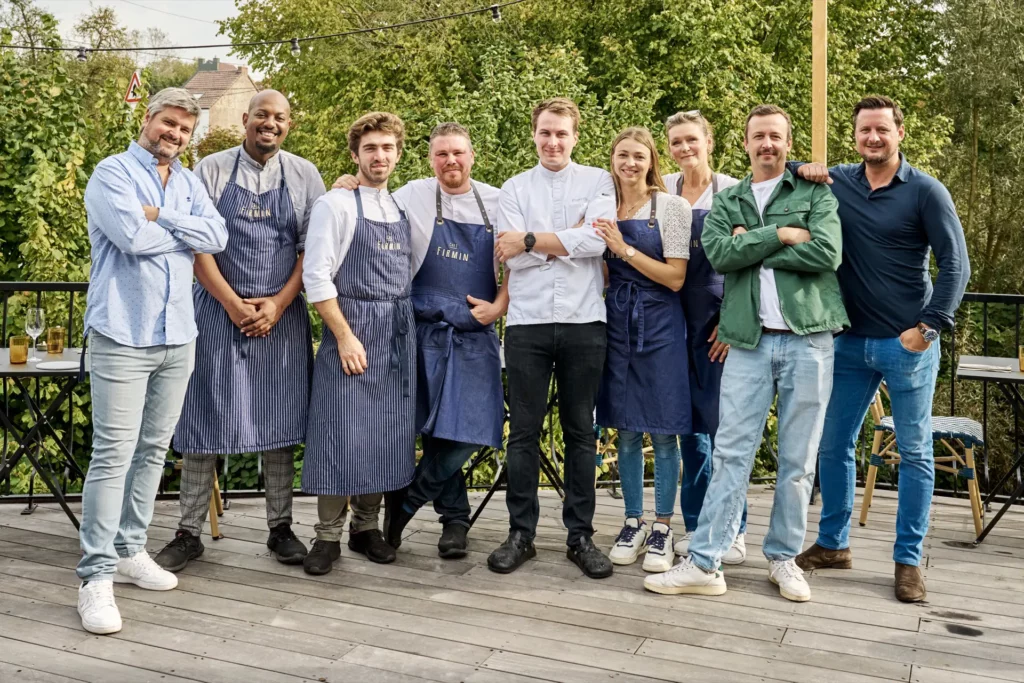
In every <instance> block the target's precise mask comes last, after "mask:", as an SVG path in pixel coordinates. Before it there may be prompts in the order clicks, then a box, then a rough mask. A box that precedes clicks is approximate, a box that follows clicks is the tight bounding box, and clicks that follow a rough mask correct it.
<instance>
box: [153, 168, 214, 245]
mask: <svg viewBox="0 0 1024 683" xmlns="http://www.w3.org/2000/svg"><path fill="white" fill-rule="evenodd" d="M185 181H186V182H188V183H189V184H190V188H191V190H192V196H193V197H194V199H193V201H192V210H191V213H184V212H183V211H175V210H173V209H165V208H161V209H160V214H159V215H158V216H157V218H156V222H157V223H158V224H159V225H160V226H162V227H164V228H166V229H167V230H169V231H170V232H171V234H172V235H174V236H175V237H177V238H178V239H180V240H181V241H182V242H184V243H185V244H187V245H188V246H189V247H190V248H191V249H192V250H193V251H197V252H199V253H200V254H218V253H220V252H222V251H224V248H225V247H226V246H227V244H228V228H227V225H226V224H225V223H224V219H223V218H222V217H221V215H220V214H219V213H217V207H215V206H214V205H213V202H212V201H210V195H209V194H208V193H207V192H206V187H204V186H203V183H202V182H200V180H199V178H197V177H195V176H194V175H190V177H188V178H187V179H185Z"/></svg>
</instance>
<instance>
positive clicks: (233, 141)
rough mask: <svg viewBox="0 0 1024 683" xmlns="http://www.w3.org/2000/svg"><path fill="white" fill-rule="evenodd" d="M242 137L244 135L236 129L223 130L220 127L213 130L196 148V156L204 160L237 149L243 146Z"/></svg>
mask: <svg viewBox="0 0 1024 683" xmlns="http://www.w3.org/2000/svg"><path fill="white" fill-rule="evenodd" d="M242 137H243V136H242V134H241V133H239V132H238V131H237V130H236V129H234V128H222V127H220V126H217V127H215V128H211V129H210V130H209V132H207V133H206V135H204V136H203V139H202V140H200V141H199V144H198V145H197V146H196V155H197V156H198V158H200V159H202V158H203V157H208V156H210V155H211V154H215V153H217V152H222V151H224V150H225V149H231V148H232V147H237V146H238V145H240V144H241V142H242Z"/></svg>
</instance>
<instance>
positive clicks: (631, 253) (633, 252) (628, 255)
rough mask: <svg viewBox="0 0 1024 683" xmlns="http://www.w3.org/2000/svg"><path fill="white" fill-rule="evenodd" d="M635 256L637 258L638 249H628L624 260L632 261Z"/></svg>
mask: <svg viewBox="0 0 1024 683" xmlns="http://www.w3.org/2000/svg"><path fill="white" fill-rule="evenodd" d="M634 256H636V249H634V248H633V247H626V255H625V256H624V257H623V258H624V259H626V260H627V261H632V260H633V257H634Z"/></svg>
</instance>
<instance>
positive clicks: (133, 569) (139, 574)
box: [114, 550, 178, 591]
mask: <svg viewBox="0 0 1024 683" xmlns="http://www.w3.org/2000/svg"><path fill="white" fill-rule="evenodd" d="M114 582H115V583H134V584H135V585H136V586H138V587H139V588H145V589H146V590H148V591H169V590H171V589H172V588H176V587H177V585H178V577H177V576H175V575H174V574H172V573H170V572H169V571H167V570H166V569H164V568H163V567H161V566H160V565H158V564H157V563H156V562H154V561H153V558H152V557H150V556H149V553H147V552H146V551H145V550H140V551H139V552H137V553H135V554H134V555H132V556H131V557H122V558H121V559H120V560H118V561H117V569H116V570H115V571H114Z"/></svg>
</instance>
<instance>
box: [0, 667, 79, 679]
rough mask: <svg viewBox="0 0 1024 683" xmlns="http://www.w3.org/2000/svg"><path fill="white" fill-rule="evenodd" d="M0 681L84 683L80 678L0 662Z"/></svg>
mask: <svg viewBox="0 0 1024 683" xmlns="http://www.w3.org/2000/svg"><path fill="white" fill-rule="evenodd" d="M0 681H14V682H16V683H84V679H82V678H68V677H67V676H58V675H56V674H48V673H46V672H45V671H39V670H37V669H29V668H28V667H23V666H17V665H15V664H8V663H6V662H0Z"/></svg>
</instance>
